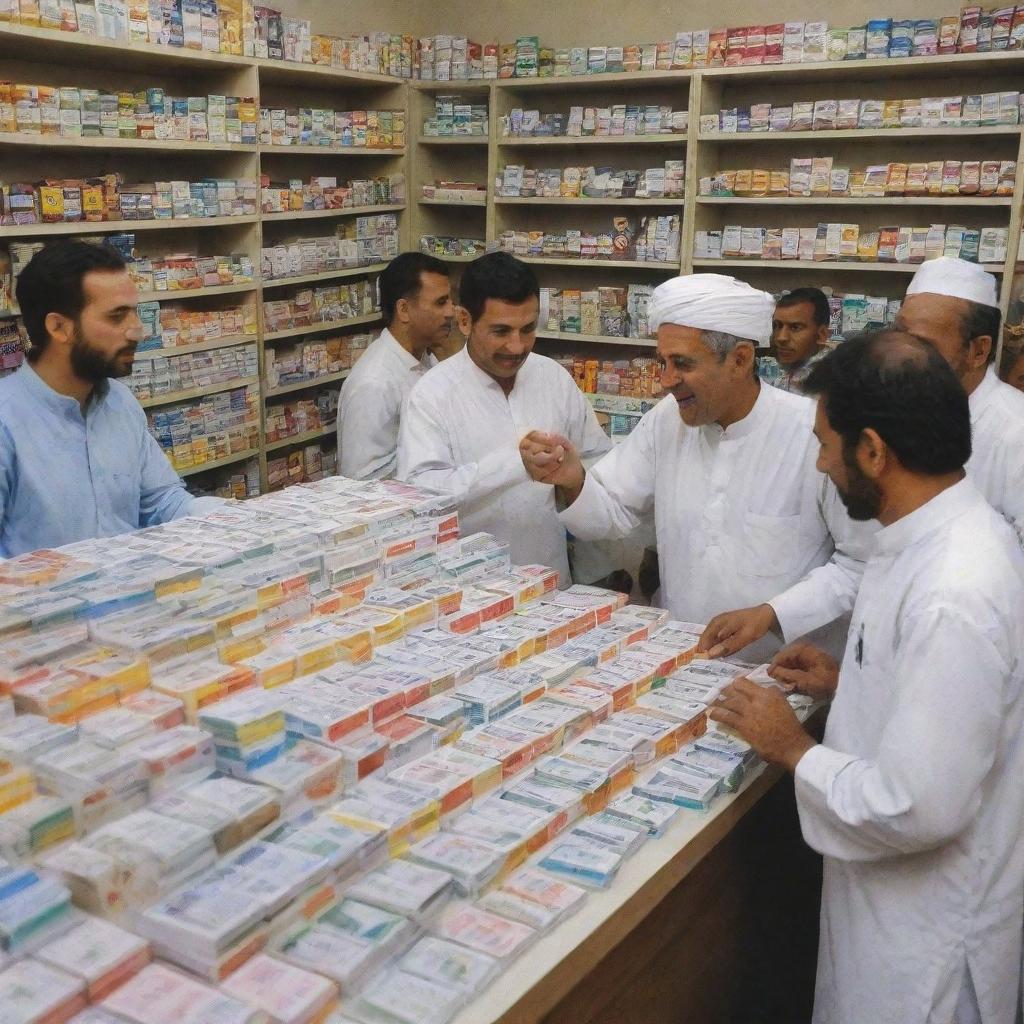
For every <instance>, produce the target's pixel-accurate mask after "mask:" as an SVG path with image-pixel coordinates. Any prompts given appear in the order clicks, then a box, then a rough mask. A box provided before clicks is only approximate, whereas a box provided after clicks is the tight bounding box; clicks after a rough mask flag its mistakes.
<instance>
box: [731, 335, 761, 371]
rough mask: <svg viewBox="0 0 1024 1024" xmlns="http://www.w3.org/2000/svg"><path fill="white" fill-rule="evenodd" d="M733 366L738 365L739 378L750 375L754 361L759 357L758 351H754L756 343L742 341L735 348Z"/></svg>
mask: <svg viewBox="0 0 1024 1024" xmlns="http://www.w3.org/2000/svg"><path fill="white" fill-rule="evenodd" d="M732 357H733V366H735V367H736V371H737V372H736V377H737V379H743V378H745V377H749V376H750V375H751V373H752V372H753V366H754V361H755V360H756V359H757V353H756V352H755V351H754V343H753V342H751V341H741V342H740V343H739V344H738V345H737V346H736V347H735V348H734V349H733V350H732Z"/></svg>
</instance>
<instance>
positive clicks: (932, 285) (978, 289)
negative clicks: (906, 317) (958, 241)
mask: <svg viewBox="0 0 1024 1024" xmlns="http://www.w3.org/2000/svg"><path fill="white" fill-rule="evenodd" d="M921 292H927V293H928V294H929V295H948V296H949V297H950V298H953V299H966V300H967V301H968V302H977V303H980V304H981V305H982V306H998V305H999V298H998V294H999V293H998V292H997V290H996V279H995V275H994V274H990V273H989V272H988V271H987V270H982V269H981V267H979V266H978V264H977V263H968V262H967V260H961V259H957V258H955V257H953V256H940V257H938V259H934V260H928V261H927V262H926V263H922V264H921V266H920V268H919V269H918V271H917V273H916V274H914V278H913V280H912V281H911V282H910V287H909V288H907V296H908V297H909V296H911V295H918V294H920V293H921Z"/></svg>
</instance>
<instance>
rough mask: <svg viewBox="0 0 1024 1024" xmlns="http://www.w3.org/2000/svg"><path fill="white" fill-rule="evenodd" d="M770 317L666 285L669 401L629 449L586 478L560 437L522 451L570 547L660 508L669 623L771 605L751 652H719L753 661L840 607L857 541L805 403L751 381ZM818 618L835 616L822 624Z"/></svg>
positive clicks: (656, 313) (856, 569)
mask: <svg viewBox="0 0 1024 1024" xmlns="http://www.w3.org/2000/svg"><path fill="white" fill-rule="evenodd" d="M774 306H775V303H774V300H773V299H772V297H771V296H770V295H768V294H767V293H766V292H762V291H758V290H757V289H755V288H752V287H750V286H749V285H747V284H745V283H743V282H741V281H737V280H735V279H734V278H731V277H725V276H722V275H719V274H695V275H692V276H690V277H678V278H674V279H673V280H671V281H668V282H666V283H665V284H663V285H661V286H660V287H659V288H657V289H656V290H655V292H654V296H653V299H652V309H651V316H652V321H653V323H652V326H653V327H654V328H655V330H656V331H657V338H658V359H659V361H660V363H661V366H662V371H661V382H662V387H663V388H664V389H665V391H667V392H668V395H667V396H666V397H665V398H664V399H663V400H662V401H661V402H659V403H658V405H657V406H656V407H655V408H654V409H652V410H651V411H650V412H649V413H648V414H647V415H646V416H644V418H643V419H642V420H641V421H640V423H639V424H638V425H637V427H636V429H635V430H634V431H633V433H632V434H631V435H630V436H629V438H628V439H627V440H626V442H625V443H623V444H622V445H620V446H619V447H618V448H617V449H615V450H614V451H612V452H610V453H609V454H608V455H606V456H605V457H604V458H603V459H601V460H600V461H599V462H598V463H597V464H596V465H595V466H593V467H592V468H591V469H589V470H584V467H583V464H582V462H581V461H580V458H579V456H578V454H577V453H576V451H575V449H574V448H573V446H572V445H571V444H569V443H568V442H567V441H566V440H565V439H564V438H560V437H557V436H554V435H549V434H541V433H536V432H535V433H532V434H529V435H527V437H525V438H524V439H523V442H522V444H521V451H522V453H523V461H524V463H526V466H527V469H528V470H529V472H530V473H531V475H532V476H533V478H534V479H535V480H539V481H542V482H546V483H550V484H554V485H555V486H556V487H557V488H558V490H559V492H560V497H561V499H562V501H563V502H564V504H565V506H566V507H565V509H564V511H563V512H562V513H561V518H562V522H563V523H564V524H565V526H566V528H567V529H569V530H570V531H571V532H572V533H573V534H575V535H576V536H578V537H584V538H588V539H597V538H602V537H617V536H624V535H627V534H628V533H629V532H630V531H632V530H633V529H634V528H635V527H636V526H637V525H638V524H639V523H640V522H641V521H642V520H643V519H644V518H645V517H646V516H647V515H649V513H650V512H651V510H652V508H653V511H654V517H655V524H656V529H657V536H658V552H659V557H660V560H661V578H662V598H663V603H664V605H665V606H666V607H667V608H668V609H669V610H670V612H671V613H672V615H673V617H675V618H677V619H682V620H684V621H690V622H707V621H708V620H709V619H710V618H711V617H712V616H713V615H715V614H716V613H717V612H720V611H722V610H724V609H728V608H735V607H737V606H739V605H758V606H762V607H763V608H765V609H767V614H766V619H767V620H768V621H766V622H765V624H764V628H763V629H762V630H761V631H760V632H759V633H758V634H757V636H756V637H752V640H756V641H757V642H756V643H751V644H750V646H747V645H746V644H745V643H739V644H738V645H737V646H735V647H733V648H732V649H730V650H722V651H715V652H713V653H723V654H726V653H729V654H731V653H736V652H739V653H740V655H741V656H742V657H744V658H745V659H747V660H763V659H764V658H766V657H768V656H770V655H771V654H772V652H773V651H774V650H777V649H778V647H779V638H778V637H777V636H772V637H765V636H764V634H765V633H766V632H767V631H768V630H769V629H770V628H773V627H774V628H776V629H777V630H778V632H779V633H781V635H782V637H784V638H785V639H787V640H789V639H791V638H795V637H798V636H802V635H804V634H805V633H806V632H808V627H807V625H806V623H807V622H808V621H809V620H811V619H813V620H814V621H815V624H818V622H820V621H831V619H833V618H836V617H838V616H839V615H840V614H841V613H842V611H843V610H844V608H846V609H848V607H849V603H848V595H849V590H850V588H851V586H853V585H854V584H852V583H851V582H850V581H851V580H857V579H859V576H860V571H861V568H862V563H861V561H860V558H861V555H862V552H863V549H864V540H865V539H866V538H865V536H864V535H861V534H860V533H858V532H855V529H854V527H853V526H852V524H851V523H850V520H849V519H848V518H847V516H846V513H845V510H844V509H843V507H842V503H841V501H840V500H839V497H838V495H837V494H836V491H835V488H834V487H833V486H832V485H831V484H830V483H829V482H828V480H827V478H826V477H825V476H824V475H823V474H821V473H819V472H818V471H817V469H816V468H815V460H816V455H817V444H816V442H815V440H814V435H813V433H812V424H813V419H814V403H813V402H811V401H810V400H809V399H807V398H804V397H802V396H800V395H794V394H789V393H787V392H784V391H780V390H778V389H777V388H772V387H768V386H767V385H762V384H761V383H760V381H759V380H758V378H757V373H756V363H755V348H756V347H758V346H765V345H767V344H768V340H769V338H770V335H771V319H772V311H773V309H774ZM805 577H806V579H805ZM801 580H803V583H802V585H801V587H800V588H799V590H798V592H797V593H798V599H796V600H790V599H789V597H788V596H787V592H788V591H789V590H790V588H792V587H793V586H794V585H795V584H798V583H799V582H800V581H801ZM767 602H771V603H770V604H768V603H767ZM839 605H842V607H839ZM823 607H824V608H826V609H832V608H835V612H834V614H832V615H829V616H828V618H827V619H825V620H822V619H821V615H822V614H823V613H822V610H821V609H822V608H823ZM825 614H827V612H826V613H825ZM741 648H744V649H742V650H741Z"/></svg>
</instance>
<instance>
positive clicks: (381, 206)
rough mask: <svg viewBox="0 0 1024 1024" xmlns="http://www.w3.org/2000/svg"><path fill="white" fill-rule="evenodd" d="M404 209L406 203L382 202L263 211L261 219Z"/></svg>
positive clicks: (279, 219)
mask: <svg viewBox="0 0 1024 1024" xmlns="http://www.w3.org/2000/svg"><path fill="white" fill-rule="evenodd" d="M404 209H405V203H387V204H385V203H380V204H378V205H376V206H343V207H341V209H335V210H288V211H286V212H285V213H262V214H260V220H265V221H271V222H274V221H292V220H322V219H323V218H325V217H355V216H359V215H362V214H367V213H397V212H398V211H400V210H404Z"/></svg>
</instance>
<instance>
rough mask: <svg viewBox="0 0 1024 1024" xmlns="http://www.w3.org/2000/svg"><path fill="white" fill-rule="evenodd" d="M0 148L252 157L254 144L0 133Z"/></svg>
mask: <svg viewBox="0 0 1024 1024" xmlns="http://www.w3.org/2000/svg"><path fill="white" fill-rule="evenodd" d="M0 146H24V147H26V148H29V149H98V150H109V149H142V150H149V151H150V152H152V153H179V154H183V153H185V152H188V153H255V152H256V144H255V143H252V144H248V143H241V142H192V141H189V140H183V139H122V138H113V139H110V138H104V137H99V138H97V137H95V136H91V135H90V136H86V137H81V136H75V135H30V134H28V133H26V132H0Z"/></svg>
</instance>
